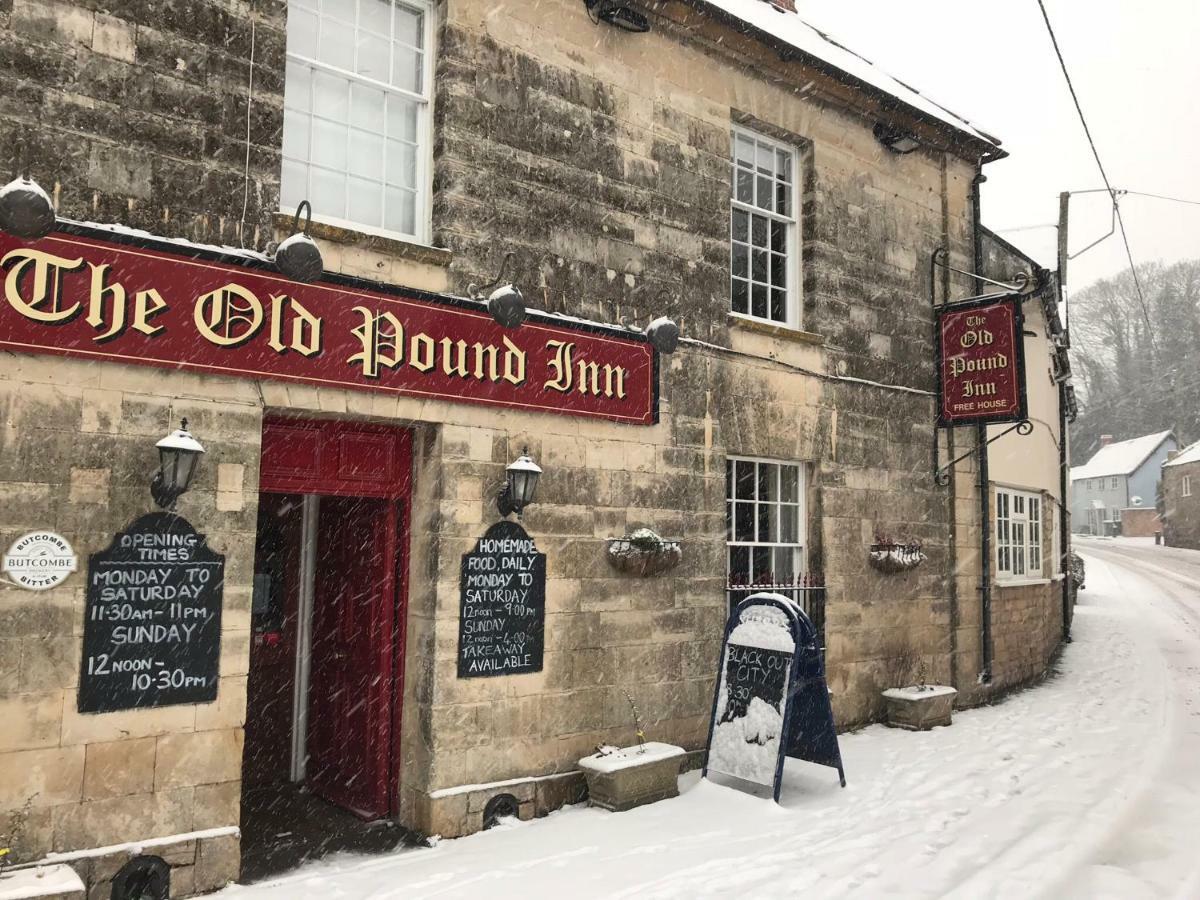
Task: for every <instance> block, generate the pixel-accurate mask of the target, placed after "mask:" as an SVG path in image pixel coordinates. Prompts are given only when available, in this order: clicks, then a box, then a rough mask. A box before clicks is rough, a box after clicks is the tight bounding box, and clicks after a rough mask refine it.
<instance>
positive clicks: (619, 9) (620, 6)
mask: <svg viewBox="0 0 1200 900" xmlns="http://www.w3.org/2000/svg"><path fill="white" fill-rule="evenodd" d="M583 3H584V5H585V6H586V7H587V11H588V15H589V16H591V18H592V21H593V22H607V23H608V24H609V25H612V26H613V27H615V28H620V29H622V30H623V31H633V32H636V33H639V34H640V33H642V32H645V31H649V30H650V20H649V19H647V18H646V16H645V15H644V14H642V13H640V12H638V11H637V10H636V9H633V8H632V7H630V6H629V4H627V3H621V2H619V0H583Z"/></svg>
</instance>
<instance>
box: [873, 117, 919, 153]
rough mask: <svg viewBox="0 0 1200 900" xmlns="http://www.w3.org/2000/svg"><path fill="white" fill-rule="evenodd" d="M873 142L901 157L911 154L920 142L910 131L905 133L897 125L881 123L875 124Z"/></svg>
mask: <svg viewBox="0 0 1200 900" xmlns="http://www.w3.org/2000/svg"><path fill="white" fill-rule="evenodd" d="M875 140H877V141H879V143H881V144H883V146H885V147H887V148H888V149H889V150H891V151H892V152H893V153H898V154H900V155H901V156H903V155H904V154H905V153H912V152H913V151H914V150H916V149H917V148H918V147H920V146H921V142H920V140H918V139H917V136H916V135H915V134H913V133H912V132H911V131H906V130H905V129H903V128H901V127H900V126H898V125H886V124H884V123H883V122H877V123H875Z"/></svg>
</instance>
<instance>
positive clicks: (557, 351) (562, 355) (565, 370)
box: [542, 341, 575, 394]
mask: <svg viewBox="0 0 1200 900" xmlns="http://www.w3.org/2000/svg"><path fill="white" fill-rule="evenodd" d="M546 346H547V347H548V348H549V349H551V350H553V351H554V355H553V356H552V357H550V368H551V369H552V370H553V374H554V377H553V378H548V379H547V380H546V383H545V384H544V385H542V386H543V387H545V388H548V389H549V390H552V391H559V392H560V393H563V394H565V393H566V392H567V391H569V390H571V384H572V381H573V380H574V374H575V373H574V371H573V370H572V368H571V360H572V358H573V357H574V355H575V345H574V344H569V343H567V342H566V341H546Z"/></svg>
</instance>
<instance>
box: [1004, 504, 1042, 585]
mask: <svg viewBox="0 0 1200 900" xmlns="http://www.w3.org/2000/svg"><path fill="white" fill-rule="evenodd" d="M1044 509H1045V507H1044V499H1043V497H1042V495H1041V494H1040V493H1035V492H1032V491H1020V490H1014V489H1012V488H1006V487H1000V486H997V487H996V516H995V526H994V531H993V536H994V538H995V547H996V549H995V564H996V580H997V581H1037V580H1040V579H1041V578H1042V577H1043V575H1042V573H1043V572H1044V571H1045V558H1044V557H1045V550H1044V547H1043V541H1042V536H1043V535H1042V530H1043V528H1044V526H1045V518H1044Z"/></svg>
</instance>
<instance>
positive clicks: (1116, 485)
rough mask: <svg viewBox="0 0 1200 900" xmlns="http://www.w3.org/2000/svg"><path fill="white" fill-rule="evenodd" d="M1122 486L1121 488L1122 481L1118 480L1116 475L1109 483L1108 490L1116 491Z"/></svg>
mask: <svg viewBox="0 0 1200 900" xmlns="http://www.w3.org/2000/svg"><path fill="white" fill-rule="evenodd" d="M1120 486H1121V479H1120V478H1118V477H1117V476H1116V475H1114V476H1113V477H1112V478H1111V479H1110V480H1109V482H1108V489H1109V490H1110V491H1115V490H1116V489H1117V488H1119V487H1120Z"/></svg>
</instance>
